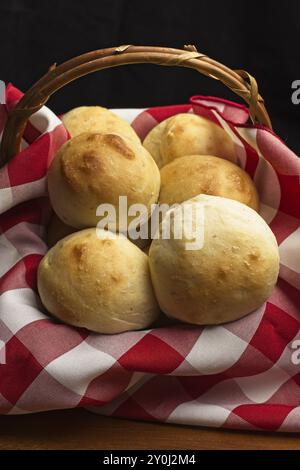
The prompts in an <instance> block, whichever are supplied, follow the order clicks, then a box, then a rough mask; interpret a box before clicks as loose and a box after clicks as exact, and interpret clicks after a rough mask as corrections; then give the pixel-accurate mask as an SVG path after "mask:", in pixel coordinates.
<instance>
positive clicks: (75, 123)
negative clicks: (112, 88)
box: [61, 106, 140, 143]
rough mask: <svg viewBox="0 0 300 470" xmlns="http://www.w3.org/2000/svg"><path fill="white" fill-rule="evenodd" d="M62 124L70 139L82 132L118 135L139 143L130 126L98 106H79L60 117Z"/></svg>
mask: <svg viewBox="0 0 300 470" xmlns="http://www.w3.org/2000/svg"><path fill="white" fill-rule="evenodd" d="M61 119H62V122H63V124H64V126H65V128H66V129H67V130H68V132H69V134H70V136H71V137H76V136H77V135H80V134H83V133H84V132H100V133H102V134H118V135H121V136H123V137H126V138H128V139H132V140H134V141H135V142H137V143H140V139H139V137H138V135H137V134H136V132H135V131H134V129H133V128H132V127H131V125H130V124H129V123H128V122H126V121H125V120H124V119H122V118H120V117H119V116H117V115H116V114H114V113H113V112H112V111H110V110H109V109H106V108H101V107H100V106H80V107H79V108H74V109H72V110H71V111H69V112H68V113H66V114H64V115H63V116H62V118H61Z"/></svg>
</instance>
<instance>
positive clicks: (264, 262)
mask: <svg viewBox="0 0 300 470" xmlns="http://www.w3.org/2000/svg"><path fill="white" fill-rule="evenodd" d="M183 205H184V206H187V205H189V207H192V208H193V209H194V210H195V209H196V208H197V209H198V210H201V211H203V212H202V213H203V218H202V219H201V220H202V222H203V226H202V227H201V224H198V227H193V230H194V232H193V234H194V235H195V234H197V237H198V239H200V237H201V234H203V236H204V238H203V241H204V244H203V247H202V248H201V244H200V249H197V250H191V249H189V250H188V249H186V248H187V244H186V243H187V242H188V243H189V247H190V246H191V245H190V243H191V237H188V238H187V237H186V238H184V237H183V238H182V239H175V238H174V236H173V237H172V236H171V238H170V239H158V240H153V241H152V243H151V247H150V253H149V262H150V270H151V277H152V282H153V285H154V290H155V293H156V297H157V299H158V303H159V305H160V308H161V309H162V310H163V312H165V313H166V314H167V315H168V316H170V317H175V318H177V319H179V320H181V321H185V322H188V323H194V324H198V325H214V324H219V323H225V322H229V321H233V320H237V319H239V318H241V317H243V316H244V315H246V314H248V313H250V312H252V311H253V310H255V309H257V308H258V307H260V306H261V305H262V304H263V303H264V302H265V301H266V300H267V299H268V298H269V297H270V295H271V293H272V290H273V288H274V286H275V284H276V280H277V276H278V271H279V254H278V246H277V242H276V239H275V236H274V235H273V233H272V231H271V229H270V228H269V227H268V225H267V224H266V222H265V221H264V220H263V219H262V218H261V217H260V216H259V215H258V214H257V212H255V211H254V210H253V209H251V208H249V207H247V206H246V205H245V204H241V203H240V202H237V201H234V200H231V199H225V198H222V197H218V196H207V195H201V196H197V197H195V198H193V199H191V200H189V201H186V202H185V203H183V204H182V205H181V209H182V206H183ZM185 208H186V207H185ZM177 210H179V209H177ZM173 216H174V211H173ZM183 221H184V223H183V227H184V233H186V229H187V223H188V222H189V219H188V218H185V216H183Z"/></svg>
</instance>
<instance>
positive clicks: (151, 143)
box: [143, 113, 236, 168]
mask: <svg viewBox="0 0 300 470" xmlns="http://www.w3.org/2000/svg"><path fill="white" fill-rule="evenodd" d="M143 145H144V147H145V148H146V149H147V150H149V152H150V153H151V155H152V156H153V158H154V160H155V161H156V163H157V165H158V166H159V168H161V167H163V166H164V165H166V164H167V163H169V162H171V161H172V160H175V158H179V157H183V156H185V155H215V156H216V157H220V158H225V159H226V160H230V161H233V162H235V161H236V151H235V144H234V142H233V141H232V140H231V138H230V137H229V136H228V134H227V133H226V132H225V131H224V129H222V127H220V126H218V125H217V124H215V123H214V122H212V121H210V120H209V119H206V118H204V117H202V116H198V115H196V114H191V113H180V114H176V115H175V116H172V117H170V118H168V119H166V120H165V121H162V122H161V123H160V124H158V125H157V126H156V127H154V128H153V129H152V130H151V131H150V132H149V133H148V135H147V136H146V138H145V140H144V142H143Z"/></svg>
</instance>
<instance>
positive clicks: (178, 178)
mask: <svg viewBox="0 0 300 470" xmlns="http://www.w3.org/2000/svg"><path fill="white" fill-rule="evenodd" d="M160 176H161V188H160V194H159V202H160V203H165V204H169V205H172V204H175V203H181V202H184V201H186V200H187V199H191V198H192V197H194V196H197V195H198V194H209V195H211V196H222V197H227V198H229V199H235V200H236V201H240V202H242V203H244V204H246V205H247V206H249V207H252V209H254V210H256V211H257V210H258V209H259V199H258V194H257V191H256V188H255V185H254V183H253V181H252V179H251V178H250V176H249V175H248V173H246V172H245V171H244V170H242V169H241V168H240V167H238V166H237V165H235V164H234V163H231V162H229V161H228V160H224V159H223V158H218V157H213V156H205V155H188V156H186V157H180V158H177V159H176V160H173V161H172V162H171V163H169V164H168V165H166V166H164V167H163V168H162V169H161V171H160Z"/></svg>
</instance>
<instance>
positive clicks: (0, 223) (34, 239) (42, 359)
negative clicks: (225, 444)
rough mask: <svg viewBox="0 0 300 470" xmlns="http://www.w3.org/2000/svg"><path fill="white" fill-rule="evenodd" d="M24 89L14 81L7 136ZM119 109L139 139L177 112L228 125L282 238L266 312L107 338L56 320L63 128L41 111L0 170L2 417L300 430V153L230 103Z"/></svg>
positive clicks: (2, 110) (0, 111)
mask: <svg viewBox="0 0 300 470" xmlns="http://www.w3.org/2000/svg"><path fill="white" fill-rule="evenodd" d="M20 97H21V93H20V92H19V91H18V90H17V89H15V88H14V87H13V86H12V85H8V86H7V88H6V104H5V105H2V106H1V107H0V132H1V130H2V129H3V127H4V124H5V120H6V114H7V110H9V109H11V108H12V107H13V106H14V105H15V103H16V102H17V101H18V100H19V99H20ZM116 112H117V113H118V114H119V115H121V116H122V117H124V118H125V119H127V120H128V121H129V122H132V125H133V127H134V128H135V129H136V131H137V132H138V134H139V135H140V136H141V137H142V138H143V137H144V136H145V135H146V134H147V132H148V131H149V130H150V129H151V128H152V127H153V126H155V125H156V124H157V123H158V122H160V121H162V120H163V119H166V118H168V117H169V116H172V115H174V114H176V113H179V112H194V113H196V114H199V115H202V116H205V117H207V118H209V119H211V120H212V121H214V122H215V123H217V124H218V125H220V126H222V127H223V128H224V129H225V130H226V132H227V133H228V134H229V135H230V136H231V138H232V139H233V140H234V142H235V143H236V150H237V159H238V162H239V164H240V166H241V167H242V168H244V169H245V170H246V171H247V172H248V173H249V174H250V175H251V177H252V178H253V179H254V181H255V184H256V186H257V188H258V191H259V194H260V200H261V215H262V216H263V218H264V219H265V220H266V221H267V223H268V224H269V225H270V227H271V229H272V230H273V232H274V233H275V235H276V238H277V241H278V243H279V250H280V256H281V268H280V278H279V280H278V284H277V286H276V289H275V291H274V293H273V294H272V297H271V298H270V299H269V300H268V302H266V304H265V305H263V306H262V307H261V308H260V309H258V310H257V311H255V312H253V313H251V314H250V315H248V316H246V317H245V318H243V319H241V320H239V321H235V322H232V323H229V324H226V325H222V326H216V327H206V328H200V327H193V326H188V325H184V326H173V327H164V328H157V329H152V330H144V331H136V332H128V333H123V334H119V335H114V336H106V335H99V334H94V333H89V332H87V331H86V330H84V329H79V328H73V327H70V326H67V325H64V324H60V323H58V322H56V321H55V320H53V319H52V318H49V317H48V316H47V313H46V312H45V311H44V309H43V308H42V305H41V303H40V300H39V297H38V294H37V289H36V271H37V266H38V264H39V262H40V260H41V258H42V256H43V255H44V253H45V252H46V250H47V247H46V245H45V242H44V235H45V226H46V224H47V221H48V219H49V215H50V213H51V209H50V207H49V201H48V197H47V191H46V172H47V168H48V167H49V164H50V162H51V160H52V158H53V155H54V154H55V152H56V150H57V149H58V148H59V147H60V146H61V145H62V144H63V143H64V142H65V141H66V140H67V139H68V135H67V132H66V130H65V129H64V127H63V125H62V123H61V121H60V120H59V119H58V118H57V117H56V116H55V115H54V114H53V113H52V112H51V111H50V110H49V109H47V108H46V107H43V108H42V109H41V110H40V111H39V112H37V113H36V114H35V115H34V116H32V118H31V119H30V123H28V125H27V128H26V132H25V135H24V141H23V150H22V151H21V152H20V153H19V154H18V155H16V156H15V157H14V158H13V159H12V160H11V161H10V162H9V163H8V164H7V165H6V166H5V167H4V168H2V169H1V170H0V271H1V272H0V275H1V280H0V340H1V345H2V348H1V354H0V362H1V363H2V364H1V365H0V413H3V414H17V413H32V412H37V411H42V410H53V409H62V408H75V407H88V408H89V409H91V410H93V411H95V412H98V413H100V414H106V415H111V416H119V417H126V418H134V419H142V420H157V421H164V422H169V423H183V424H195V425H206V426H215V427H226V428H245V429H249V430H273V431H300V387H299V385H300V333H299V329H300V293H299V290H300V187H299V175H300V159H298V157H297V156H296V155H295V154H294V153H293V152H292V151H291V150H289V149H288V148H287V147H286V146H285V144H284V143H283V142H282V141H281V140H280V139H279V138H278V137H277V136H276V135H275V134H274V133H273V132H271V131H269V130H267V129H264V128H263V127H262V126H252V125H249V124H246V122H247V121H248V111H247V109H246V108H245V107H243V106H240V105H236V104H235V103H231V102H228V101H224V100H219V99H216V98H212V97H201V96H197V97H193V98H191V100H190V103H189V104H187V105H179V106H167V107H156V108H151V109H147V110H136V109H134V110H132V109H131V110H116Z"/></svg>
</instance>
